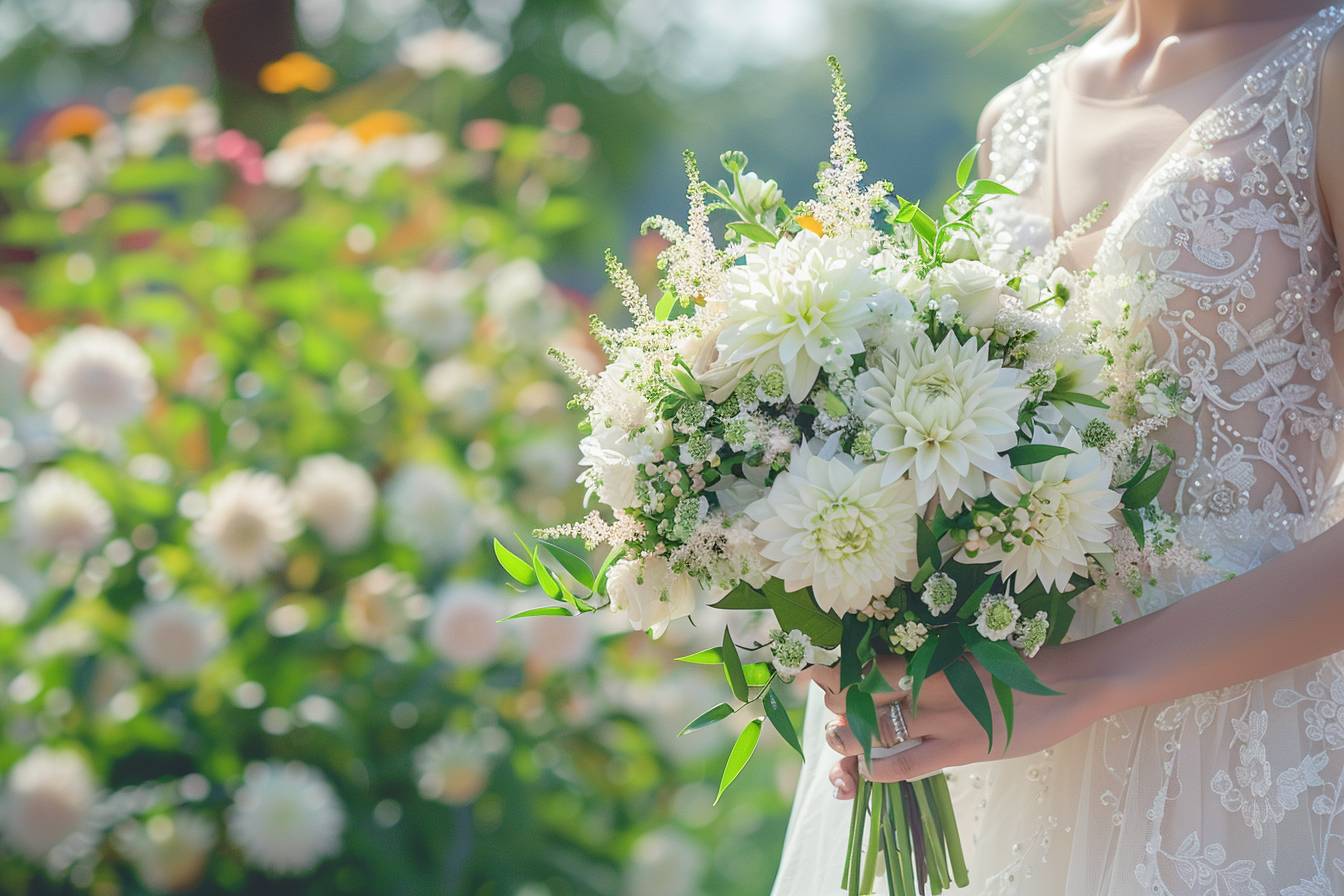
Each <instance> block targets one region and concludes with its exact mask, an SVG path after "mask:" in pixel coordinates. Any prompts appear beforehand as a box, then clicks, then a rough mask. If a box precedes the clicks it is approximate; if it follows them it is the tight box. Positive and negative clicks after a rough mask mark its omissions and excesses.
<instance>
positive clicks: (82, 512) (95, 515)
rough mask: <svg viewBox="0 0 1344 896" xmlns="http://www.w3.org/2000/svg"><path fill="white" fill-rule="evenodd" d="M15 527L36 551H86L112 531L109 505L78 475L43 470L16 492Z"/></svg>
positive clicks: (61, 471) (94, 546)
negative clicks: (25, 486) (17, 495)
mask: <svg viewBox="0 0 1344 896" xmlns="http://www.w3.org/2000/svg"><path fill="white" fill-rule="evenodd" d="M15 516H16V519H15V529H16V531H17V532H18V534H19V537H20V539H21V540H22V541H23V543H24V544H25V545H26V546H27V547H29V548H31V549H32V550H35V551H38V552H40V553H44V554H46V553H58V552H59V553H70V554H86V553H88V552H89V551H92V550H94V549H95V548H97V547H98V546H99V545H101V544H102V543H103V542H104V541H106V540H107V537H108V536H109V535H111V534H112V523H113V521H112V508H111V507H109V506H108V503H107V502H106V501H104V500H103V499H102V497H100V496H99V494H98V493H97V492H95V491H94V490H93V489H92V488H91V487H90V486H89V485H88V483H86V482H85V481H84V480H82V479H78V478H76V477H75V476H72V475H71V474H69V473H67V472H65V471H64V470H60V469H49V470H43V471H42V472H41V473H39V474H38V475H37V478H36V479H34V480H33V481H32V483H31V484H30V485H28V487H27V488H25V489H24V490H23V491H22V492H20V493H19V499H18V502H17V506H16V508H15Z"/></svg>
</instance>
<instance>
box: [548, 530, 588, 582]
mask: <svg viewBox="0 0 1344 896" xmlns="http://www.w3.org/2000/svg"><path fill="white" fill-rule="evenodd" d="M542 544H544V545H545V546H546V550H547V552H548V553H549V554H550V555H551V556H552V557H554V558H555V561H556V562H557V563H559V564H560V565H561V566H563V567H564V568H565V572H567V573H569V574H570V575H571V576H573V577H574V581H576V582H578V583H579V584H580V585H582V586H583V587H585V588H587V589H588V590H589V591H591V590H593V584H594V578H593V571H592V570H591V569H589V567H588V561H587V560H585V559H583V558H582V557H580V556H579V555H578V554H576V553H574V552H573V551H571V550H570V549H569V548H566V547H562V546H561V545H558V544H556V543H555V542H551V541H543V542H542Z"/></svg>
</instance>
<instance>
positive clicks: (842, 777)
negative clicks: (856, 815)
mask: <svg viewBox="0 0 1344 896" xmlns="http://www.w3.org/2000/svg"><path fill="white" fill-rule="evenodd" d="M830 780H831V786H832V787H834V788H835V798H836V799H838V800H852V799H854V794H855V793H856V792H857V791H858V789H859V763H858V760H857V759H855V758H854V757H853V756H846V757H845V758H844V759H841V760H840V761H839V762H837V763H836V764H835V767H834V768H832V769H831V774H830Z"/></svg>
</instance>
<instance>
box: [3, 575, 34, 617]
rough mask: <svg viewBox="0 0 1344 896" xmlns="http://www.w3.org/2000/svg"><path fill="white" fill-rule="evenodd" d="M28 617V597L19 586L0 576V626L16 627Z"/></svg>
mask: <svg viewBox="0 0 1344 896" xmlns="http://www.w3.org/2000/svg"><path fill="white" fill-rule="evenodd" d="M27 615H28V597H27V596H26V595H25V594H24V593H23V592H22V591H20V590H19V586H18V585H17V584H15V583H14V582H12V581H10V580H9V579H8V578H6V577H5V576H0V625H18V624H19V623H20V622H23V620H24V617H26V616H27Z"/></svg>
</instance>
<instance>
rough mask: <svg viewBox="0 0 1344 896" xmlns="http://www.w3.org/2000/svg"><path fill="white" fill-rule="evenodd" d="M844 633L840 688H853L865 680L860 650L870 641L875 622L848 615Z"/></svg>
mask: <svg viewBox="0 0 1344 896" xmlns="http://www.w3.org/2000/svg"><path fill="white" fill-rule="evenodd" d="M842 625H843V629H844V630H843V633H842V634H841V637H840V688H841V690H844V689H845V688H848V687H852V686H854V685H856V684H858V683H859V681H860V680H862V678H863V660H862V658H861V657H860V656H859V651H860V648H861V647H862V646H863V645H864V644H865V643H866V642H867V641H868V635H869V633H870V632H871V631H872V628H873V621H872V620H871V619H869V620H867V621H864V620H862V619H860V618H859V617H858V616H855V615H852V614H846V615H845V618H844V622H843V623H842Z"/></svg>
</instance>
